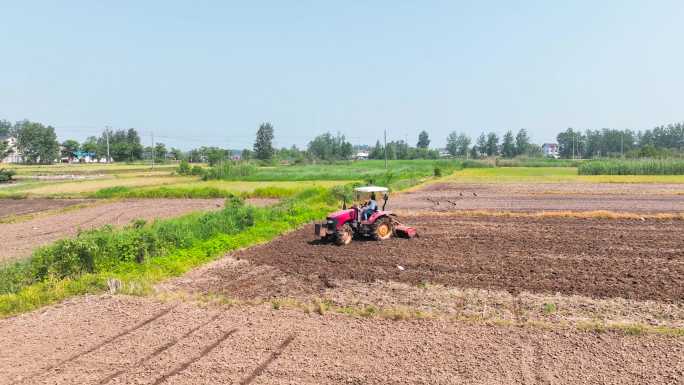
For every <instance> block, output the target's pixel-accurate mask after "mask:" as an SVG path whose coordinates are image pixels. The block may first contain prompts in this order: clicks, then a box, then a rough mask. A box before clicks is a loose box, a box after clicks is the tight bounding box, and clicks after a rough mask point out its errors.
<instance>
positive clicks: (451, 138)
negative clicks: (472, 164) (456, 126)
mask: <svg viewBox="0 0 684 385" xmlns="http://www.w3.org/2000/svg"><path fill="white" fill-rule="evenodd" d="M446 150H447V152H448V153H449V155H451V156H457V155H458V134H457V133H456V131H451V132H450V133H449V135H448V136H447V145H446Z"/></svg>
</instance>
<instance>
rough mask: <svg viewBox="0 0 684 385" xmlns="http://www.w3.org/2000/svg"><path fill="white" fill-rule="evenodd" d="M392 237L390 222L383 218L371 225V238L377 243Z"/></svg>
mask: <svg viewBox="0 0 684 385" xmlns="http://www.w3.org/2000/svg"><path fill="white" fill-rule="evenodd" d="M391 236H392V221H391V220H390V219H389V218H387V217H385V218H379V219H378V220H377V221H375V224H374V225H373V238H375V240H377V241H384V240H385V239H389V238H390V237H391Z"/></svg>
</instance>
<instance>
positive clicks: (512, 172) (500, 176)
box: [445, 167, 684, 184]
mask: <svg viewBox="0 0 684 385" xmlns="http://www.w3.org/2000/svg"><path fill="white" fill-rule="evenodd" d="M445 179H446V180H450V181H458V182H461V183H569V182H572V183H678V184H682V183H684V177H682V176H681V175H578V172H577V168H575V167H496V168H466V169H463V170H459V171H456V172H455V173H454V174H453V175H451V176H447V177H445Z"/></svg>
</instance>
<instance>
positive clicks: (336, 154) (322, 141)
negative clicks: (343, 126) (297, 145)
mask: <svg viewBox="0 0 684 385" xmlns="http://www.w3.org/2000/svg"><path fill="white" fill-rule="evenodd" d="M308 151H309V153H310V154H311V155H312V156H313V157H315V158H317V159H322V160H339V159H349V157H351V155H352V152H353V147H352V145H351V143H349V142H347V140H346V138H345V137H344V135H342V134H340V133H338V134H337V136H333V135H332V134H331V133H329V132H327V133H325V134H322V135H318V136H317V137H315V138H314V139H313V140H312V141H311V142H309V146H308Z"/></svg>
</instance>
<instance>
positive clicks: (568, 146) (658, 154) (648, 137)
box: [556, 123, 684, 158]
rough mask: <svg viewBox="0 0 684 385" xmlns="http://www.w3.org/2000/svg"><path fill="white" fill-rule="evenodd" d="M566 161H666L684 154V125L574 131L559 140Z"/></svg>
mask: <svg viewBox="0 0 684 385" xmlns="http://www.w3.org/2000/svg"><path fill="white" fill-rule="evenodd" d="M556 140H557V141H558V148H559V149H558V151H559V155H560V156H561V157H563V158H601V157H617V156H625V157H628V158H665V157H671V156H681V155H682V154H683V153H684V123H675V124H668V125H666V126H657V127H655V128H653V129H648V130H644V131H634V130H615V129H609V128H604V129H601V130H585V131H583V132H582V131H579V130H575V129H573V128H568V129H567V130H565V131H563V132H561V133H559V134H558V136H557V137H556Z"/></svg>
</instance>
